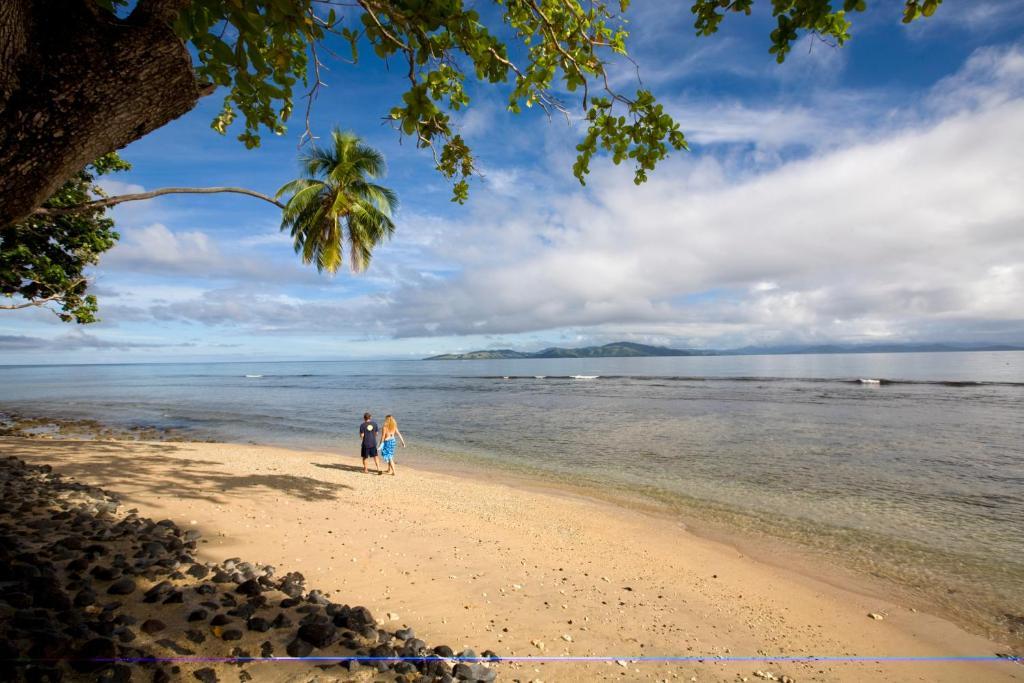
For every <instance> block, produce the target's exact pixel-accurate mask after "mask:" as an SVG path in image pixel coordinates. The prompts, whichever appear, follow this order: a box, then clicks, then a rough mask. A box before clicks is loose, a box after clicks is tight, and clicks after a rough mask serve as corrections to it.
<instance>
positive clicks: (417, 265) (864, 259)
mask: <svg viewBox="0 0 1024 683" xmlns="http://www.w3.org/2000/svg"><path fill="white" fill-rule="evenodd" d="M1020 60H1021V51H1020V50H1019V48H1015V47H1014V48H1009V49H1004V50H987V51H979V52H978V53H976V54H975V55H974V56H973V57H972V58H971V59H970V60H969V61H968V62H967V64H966V65H965V66H964V68H963V69H962V70H961V72H960V73H958V74H956V75H954V76H951V77H950V78H948V79H946V80H945V81H943V82H941V83H940V85H939V86H937V87H936V88H935V89H934V90H933V91H932V93H930V94H929V96H928V97H925V98H921V99H917V100H914V101H910V102H908V103H906V106H904V107H903V108H900V109H892V108H891V105H890V104H889V103H888V102H887V101H884V100H879V101H875V100H872V99H871V97H863V96H857V95H856V94H849V93H847V94H845V95H844V94H842V93H840V94H839V95H837V96H836V97H835V98H834V101H833V102H832V103H831V108H827V107H826V108H822V109H820V110H819V109H816V108H813V107H809V106H797V107H782V106H774V107H762V108H760V109H755V108H752V107H749V106H747V105H745V104H743V103H741V102H735V103H728V102H727V103H721V102H719V103H713V104H712V105H711V106H709V107H707V108H705V109H704V111H703V114H704V118H703V119H701V118H696V119H695V121H696V124H697V125H696V127H690V126H689V124H687V121H686V118H685V117H683V122H684V126H686V127H687V129H688V130H691V131H694V132H693V134H692V135H691V137H693V138H694V139H695V140H698V141H705V142H706V143H707V144H711V143H717V142H721V143H733V142H743V141H747V142H752V143H754V144H755V145H757V146H759V147H761V148H763V150H765V151H764V154H770V150H771V148H773V147H785V146H786V145H787V144H796V143H797V142H799V141H801V140H807V141H810V143H809V145H808V146H809V147H810V149H809V150H808V151H807V153H806V155H805V157H804V158H802V159H800V160H797V161H792V160H790V161H786V160H785V159H784V158H783V157H781V156H780V157H776V158H774V159H773V160H772V161H771V163H769V164H766V165H765V166H763V167H759V169H758V170H755V171H748V172H746V173H740V174H737V173H734V172H732V169H731V163H732V161H731V160H730V158H729V154H728V152H725V153H718V151H717V150H716V151H715V153H714V154H712V153H705V154H702V155H699V156H694V157H683V158H679V157H676V158H675V159H673V160H671V161H670V162H667V163H666V164H664V165H663V166H662V167H661V168H659V169H658V172H657V173H655V174H653V175H652V179H651V181H650V182H648V183H647V184H646V185H644V186H641V187H639V188H637V187H634V185H633V184H632V182H631V177H630V175H631V174H630V172H629V171H628V169H621V168H620V169H616V170H611V171H607V170H606V168H604V167H602V168H601V172H600V173H595V175H594V176H593V177H592V178H591V179H590V181H589V187H588V189H587V190H586V191H580V190H578V189H576V188H575V187H574V186H572V185H567V184H565V182H564V179H563V177H562V176H561V175H559V174H560V173H561V170H552V171H551V172H550V175H548V176H546V182H545V177H543V174H542V173H541V172H539V171H538V170H537V169H536V168H531V169H492V170H490V171H488V175H489V177H490V178H491V184H490V185H489V186H484V187H480V188H478V190H477V193H476V194H474V197H473V199H472V201H471V204H470V208H468V209H467V210H466V211H467V213H462V214H458V215H459V219H458V220H449V219H445V218H441V217H438V216H431V215H422V214H412V213H409V214H403V216H402V223H401V228H400V233H399V238H398V239H397V240H396V242H395V243H393V244H390V245H388V246H386V247H385V248H383V249H382V250H381V251H380V252H379V254H378V258H377V259H375V262H374V266H373V270H372V271H371V277H369V278H364V279H363V282H364V283H366V282H369V283H371V284H372V285H373V287H371V288H364V289H363V290H361V291H362V292H363V294H361V295H360V296H358V297H356V298H345V299H344V300H327V299H323V298H320V297H318V298H316V299H311V298H309V297H308V296H300V295H296V296H291V295H290V296H288V297H282V296H280V293H279V292H275V291H274V290H272V289H268V290H266V291H260V292H256V293H253V292H252V291H251V288H246V287H244V286H237V287H234V288H225V289H221V290H216V291H213V290H209V289H207V291H203V292H202V293H201V294H199V293H195V292H189V293H183V296H181V297H177V298H174V299H173V300H172V299H168V300H166V301H163V302H159V303H157V304H152V303H151V304H145V303H143V302H140V301H138V300H135V301H131V302H128V303H125V304H122V302H121V301H120V300H118V306H121V308H120V309H114V308H111V309H110V312H111V313H112V314H117V315H118V316H124V317H125V319H127V318H129V317H132V318H133V319H146V318H148V319H156V320H160V321H167V322H194V323H199V324H202V325H209V326H211V327H217V328H223V327H228V326H234V327H235V328H236V329H238V330H244V331H249V332H258V333H268V334H303V335H307V336H318V335H322V336H325V337H329V336H332V335H338V334H345V335H348V336H352V335H353V334H355V335H365V336H373V335H378V336H381V337H387V336H392V335H394V336H398V337H416V336H424V337H429V336H445V335H449V336H454V335H466V336H472V337H474V338H486V336H487V335H491V336H492V338H493V341H492V343H495V344H499V345H500V344H501V342H500V339H499V337H500V336H501V335H506V334H525V333H536V335H535V336H536V337H539V336H540V335H541V334H543V335H545V336H546V337H551V336H553V335H555V334H557V333H558V332H557V331H572V333H573V334H580V335H585V336H587V337H588V338H591V339H605V340H608V341H610V340H612V339H615V338H623V337H625V338H638V339H657V340H659V341H660V343H667V342H669V341H671V342H673V343H678V340H683V341H682V343H683V344H686V345H693V346H701V345H715V346H728V345H743V344H746V343H762V342H785V341H799V340H805V341H826V340H827V341H844V340H845V341H858V340H871V339H876V340H877V339H936V340H949V341H957V340H974V341H1008V342H1020V341H1024V296H1022V294H1024V233H1022V231H1021V227H1022V226H1024V198H1022V196H1021V193H1020V190H1019V188H1020V187H1022V186H1024V157H1021V156H1020V155H1019V153H1018V150H1019V149H1021V148H1022V146H1024V99H1022V95H1024V92H1022V88H1021V87H1020V83H1021V78H1020V71H1021V66H1020V63H1021V61H1020ZM851 103H852V104H853V105H856V106H850V105H851ZM835 130H844V131H848V132H849V136H848V137H838V136H835V135H831V133H832V132H833V131H835ZM824 138H828V139H829V142H827V143H822V142H820V140H821V139H824ZM552 149H553V150H554V151H553V153H552V156H553V157H554V156H557V157H558V158H557V159H555V160H554V161H552V164H553V166H552V168H557V169H562V170H564V169H563V166H564V158H563V157H561V156H560V155H562V154H564V149H563V148H559V147H557V146H556V147H553V148H552ZM122 246H123V247H124V249H125V251H123V252H122V254H121V255H120V256H119V257H118V258H120V259H123V261H122V264H124V263H126V262H130V263H132V264H135V266H133V267H142V266H140V265H139V264H143V266H146V267H152V268H154V269H155V268H164V269H165V270H169V271H175V272H198V271H210V270H213V271H216V272H221V271H224V269H227V270H228V272H235V273H236V277H237V278H239V279H240V280H241V279H245V277H246V275H245V273H248V272H250V271H254V270H262V271H266V270H267V269H268V268H267V264H266V262H265V261H258V260H255V261H253V262H252V264H249V265H246V264H243V265H238V264H239V263H240V262H241V261H244V259H242V260H240V259H238V258H237V255H236V254H235V253H233V252H232V253H231V257H230V258H228V257H227V256H226V253H225V250H226V249H227V247H226V246H223V245H218V244H217V243H214V242H213V241H212V240H211V239H210V237H209V236H208V235H207V234H205V233H203V232H198V231H178V232H175V231H171V230H168V229H167V228H166V227H164V226H162V225H159V224H155V225H150V226H148V227H147V228H145V229H144V230H142V231H139V232H138V233H137V234H130V235H129V236H127V237H126V240H125V244H124V245H122ZM122 246H119V247H118V249H121V248H122ZM235 246H238V245H235ZM112 255H113V254H112ZM147 264H148V265H147ZM119 267H122V266H120V265H119ZM125 267H126V266H125ZM232 268H234V269H235V270H234V271H232V270H231V269H232ZM209 274H210V273H207V275H209ZM289 282H291V281H289ZM442 350H443V349H442Z"/></svg>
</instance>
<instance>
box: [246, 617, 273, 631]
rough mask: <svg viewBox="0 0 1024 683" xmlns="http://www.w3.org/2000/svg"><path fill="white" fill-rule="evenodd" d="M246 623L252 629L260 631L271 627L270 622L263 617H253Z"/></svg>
mask: <svg viewBox="0 0 1024 683" xmlns="http://www.w3.org/2000/svg"><path fill="white" fill-rule="evenodd" d="M246 625H247V626H248V627H249V630H250V631H258V632H259V633H265V632H267V631H269V630H270V628H271V624H270V622H269V621H267V620H266V619H264V618H263V617H251V618H250V619H249V621H248V622H247V623H246Z"/></svg>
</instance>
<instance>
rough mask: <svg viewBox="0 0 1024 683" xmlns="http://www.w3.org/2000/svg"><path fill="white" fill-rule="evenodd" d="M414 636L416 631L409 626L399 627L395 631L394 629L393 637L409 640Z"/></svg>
mask: <svg viewBox="0 0 1024 683" xmlns="http://www.w3.org/2000/svg"><path fill="white" fill-rule="evenodd" d="M415 637H416V632H415V631H414V630H412V629H411V628H400V629H398V630H397V631H395V638H398V639H399V640H409V639H410V638H415Z"/></svg>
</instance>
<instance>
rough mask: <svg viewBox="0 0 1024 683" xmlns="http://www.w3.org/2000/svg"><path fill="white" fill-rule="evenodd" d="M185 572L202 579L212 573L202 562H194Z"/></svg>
mask: <svg viewBox="0 0 1024 683" xmlns="http://www.w3.org/2000/svg"><path fill="white" fill-rule="evenodd" d="M185 573H186V574H188V575H189V576H192V577H195V578H197V579H200V580H202V579H205V578H206V577H207V576H209V575H210V569H209V568H208V567H205V566H203V565H201V564H194V565H192V566H191V567H189V568H188V569H186V570H185Z"/></svg>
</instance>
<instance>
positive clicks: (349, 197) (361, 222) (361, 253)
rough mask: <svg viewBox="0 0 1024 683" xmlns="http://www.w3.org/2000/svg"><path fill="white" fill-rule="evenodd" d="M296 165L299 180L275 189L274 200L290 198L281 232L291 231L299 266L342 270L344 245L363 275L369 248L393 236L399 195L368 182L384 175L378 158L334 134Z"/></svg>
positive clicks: (355, 268)
mask: <svg viewBox="0 0 1024 683" xmlns="http://www.w3.org/2000/svg"><path fill="white" fill-rule="evenodd" d="M300 161H301V164H302V171H303V175H304V177H302V178H299V179H297V180H293V181H291V182H289V183H286V184H285V185H283V186H282V187H281V189H280V190H278V194H277V196H278V197H281V196H285V195H290V197H289V198H288V200H287V202H286V204H285V208H284V211H283V212H282V215H281V229H282V230H286V229H287V230H289V231H290V233H291V236H292V241H293V246H294V247H295V251H296V253H298V254H300V255H301V258H302V261H303V262H304V263H307V264H314V265H315V266H316V268H317V270H318V271H320V272H323V271H327V272H329V273H335V272H336V271H337V270H338V269H339V268H340V267H341V264H342V263H343V260H344V249H345V244H344V243H345V242H348V251H349V254H348V255H349V261H350V264H351V268H352V270H353V271H355V272H361V271H363V270H365V269H366V267H367V266H368V265H369V263H370V259H371V258H372V256H373V250H374V248H375V247H377V246H378V245H380V244H381V243H382V242H383V241H384V240H386V239H388V238H390V237H391V236H392V235H393V234H394V232H395V224H394V222H393V221H392V216H393V215H394V213H395V211H396V210H397V208H398V196H397V195H396V194H395V192H394V191H393V190H391V189H390V188H387V187H384V186H382V185H378V184H376V183H373V182H370V180H372V179H376V178H379V177H382V176H383V175H384V173H385V172H386V171H387V165H386V163H385V161H384V157H383V155H381V154H380V152H378V151H377V150H375V149H373V148H372V147H369V146H367V145H365V144H363V143H362V142H361V141H360V139H359V137H358V136H356V135H355V134H353V133H351V132H346V131H341V130H338V129H334V130H333V131H331V139H330V141H329V143H328V144H326V145H324V146H322V147H321V146H313V147H312V148H310V150H309V151H308V152H307V154H305V155H304V156H303V157H302V159H301V160H300Z"/></svg>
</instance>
